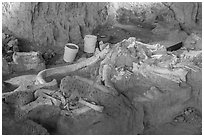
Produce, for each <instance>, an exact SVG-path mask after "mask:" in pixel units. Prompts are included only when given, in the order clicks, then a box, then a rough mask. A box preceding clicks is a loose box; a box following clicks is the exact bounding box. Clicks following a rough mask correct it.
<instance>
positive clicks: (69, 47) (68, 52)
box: [63, 43, 79, 62]
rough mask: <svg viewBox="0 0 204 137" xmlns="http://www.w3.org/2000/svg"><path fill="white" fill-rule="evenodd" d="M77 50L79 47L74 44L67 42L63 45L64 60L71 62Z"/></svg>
mask: <svg viewBox="0 0 204 137" xmlns="http://www.w3.org/2000/svg"><path fill="white" fill-rule="evenodd" d="M78 51H79V47H78V46H77V45H76V44H73V43H67V44H66V45H65V47H64V58H63V59H64V61H65V62H73V61H74V59H75V57H76V54H77V52H78Z"/></svg>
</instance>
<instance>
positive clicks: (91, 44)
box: [84, 35, 97, 53]
mask: <svg viewBox="0 0 204 137" xmlns="http://www.w3.org/2000/svg"><path fill="white" fill-rule="evenodd" d="M96 42H97V36H94V35H86V36H85V38H84V52H86V53H94V51H95V47H96Z"/></svg>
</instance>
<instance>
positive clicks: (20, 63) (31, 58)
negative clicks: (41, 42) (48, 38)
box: [13, 52, 45, 72]
mask: <svg viewBox="0 0 204 137" xmlns="http://www.w3.org/2000/svg"><path fill="white" fill-rule="evenodd" d="M13 61H14V68H13V69H14V71H16V72H23V71H28V70H34V71H35V72H39V71H41V70H43V69H45V63H44V60H43V59H42V56H41V54H40V53H39V52H15V53H14V54H13Z"/></svg>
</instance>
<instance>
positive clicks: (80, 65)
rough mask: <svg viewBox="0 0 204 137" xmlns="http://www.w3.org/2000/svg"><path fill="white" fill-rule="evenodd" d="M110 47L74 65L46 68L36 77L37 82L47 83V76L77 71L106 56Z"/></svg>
mask: <svg viewBox="0 0 204 137" xmlns="http://www.w3.org/2000/svg"><path fill="white" fill-rule="evenodd" d="M109 50H110V48H109V46H106V48H104V49H103V50H102V51H101V52H100V53H98V54H96V55H94V56H92V57H91V58H88V59H86V60H84V61H82V62H78V63H75V64H72V65H67V66H62V67H56V68H50V69H45V70H43V71H41V72H39V73H38V75H37V77H36V82H37V83H40V84H45V83H47V82H46V81H45V78H46V77H49V76H52V75H56V74H67V73H70V72H73V71H76V70H78V69H80V68H83V67H86V66H89V65H92V64H94V63H96V62H97V61H99V60H100V59H103V58H105V56H106V54H107V53H108V52H109Z"/></svg>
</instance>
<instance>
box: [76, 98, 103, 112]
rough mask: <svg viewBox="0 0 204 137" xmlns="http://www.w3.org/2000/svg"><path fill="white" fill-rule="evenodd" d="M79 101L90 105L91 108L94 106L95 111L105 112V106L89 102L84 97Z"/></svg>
mask: <svg viewBox="0 0 204 137" xmlns="http://www.w3.org/2000/svg"><path fill="white" fill-rule="evenodd" d="M79 103H81V104H83V105H85V106H88V107H90V108H92V109H94V110H95V111H98V112H103V109H104V107H103V106H99V105H94V104H92V103H89V102H87V101H85V100H83V99H82V98H79Z"/></svg>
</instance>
